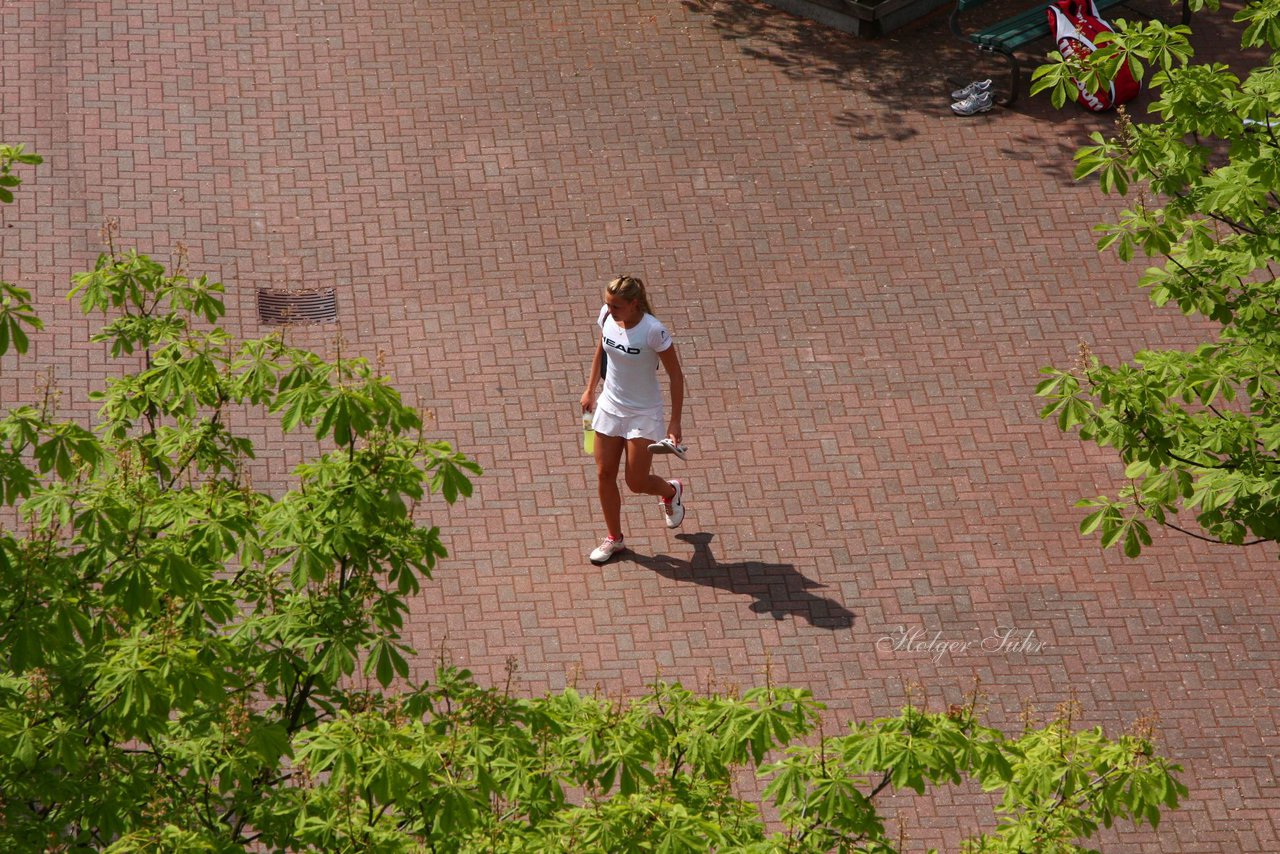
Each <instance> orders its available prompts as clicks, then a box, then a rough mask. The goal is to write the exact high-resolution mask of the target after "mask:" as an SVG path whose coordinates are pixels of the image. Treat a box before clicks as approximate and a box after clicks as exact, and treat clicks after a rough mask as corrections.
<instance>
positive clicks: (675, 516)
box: [662, 480, 684, 528]
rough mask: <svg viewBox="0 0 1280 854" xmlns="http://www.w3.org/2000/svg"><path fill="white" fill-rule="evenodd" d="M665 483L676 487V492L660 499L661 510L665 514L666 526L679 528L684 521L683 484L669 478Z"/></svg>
mask: <svg viewBox="0 0 1280 854" xmlns="http://www.w3.org/2000/svg"><path fill="white" fill-rule="evenodd" d="M667 483H669V484H671V485H672V486H674V487H675V488H676V494H675V495H673V496H671V497H670V498H663V499H662V512H663V513H665V514H667V527H668V528H679V527H680V523H681V522H683V521H684V485H683V484H681V483H680V481H678V480H669V481H667Z"/></svg>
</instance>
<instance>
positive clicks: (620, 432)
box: [591, 407, 667, 442]
mask: <svg viewBox="0 0 1280 854" xmlns="http://www.w3.org/2000/svg"><path fill="white" fill-rule="evenodd" d="M664 421H665V419H664V418H663V412H662V410H661V409H659V410H657V411H656V412H645V413H643V414H640V415H614V414H613V413H612V412H605V411H604V410H603V409H601V408H599V407H596V412H595V415H594V416H592V418H591V429H592V430H595V431H596V432H597V433H599V434H601V435H603V436H617V437H619V438H622V439H648V440H649V441H650V442H656V441H658V440H659V439H662V438H664V437H666V435H667V425H666V424H665V423H664Z"/></svg>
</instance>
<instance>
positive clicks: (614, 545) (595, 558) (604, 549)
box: [590, 537, 627, 566]
mask: <svg viewBox="0 0 1280 854" xmlns="http://www.w3.org/2000/svg"><path fill="white" fill-rule="evenodd" d="M626 550H627V547H626V545H625V544H623V542H622V538H621V537H619V538H618V539H616V540H615V539H614V538H613V537H605V538H604V542H603V543H601V544H600V545H598V546H596V548H595V551H593V552H592V553H591V556H590V560H591V562H592V563H594V564H595V565H596V566H599V565H600V564H602V563H608V561H609V558H611V557H613V556H614V555H616V554H618V553H619V552H625V551H626Z"/></svg>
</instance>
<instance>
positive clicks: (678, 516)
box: [590, 480, 684, 566]
mask: <svg viewBox="0 0 1280 854" xmlns="http://www.w3.org/2000/svg"><path fill="white" fill-rule="evenodd" d="M667 483H669V484H671V485H672V486H674V487H675V488H676V494H675V495H673V496H671V497H670V498H660V499H658V503H659V504H661V505H662V512H663V514H664V515H665V516H666V517H667V527H668V528H679V527H680V523H681V522H683V521H684V484H682V483H681V482H680V481H678V480H669V481H667ZM626 550H627V546H626V544H625V543H624V542H623V538H622V537H618V538H617V539H616V540H615V539H614V538H613V537H605V538H604V542H603V543H601V544H600V545H598V546H596V548H595V550H593V551H592V552H591V555H590V560H591V562H592V563H594V564H595V565H597V566H599V565H600V564H603V563H608V561H609V559H610V558H611V557H613V556H614V555H616V554H619V553H621V552H624V551H626Z"/></svg>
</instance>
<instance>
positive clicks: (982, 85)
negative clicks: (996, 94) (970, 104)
mask: <svg viewBox="0 0 1280 854" xmlns="http://www.w3.org/2000/svg"><path fill="white" fill-rule="evenodd" d="M990 91H991V78H990V77H988V78H987V79H986V80H975V81H973V82H972V83H970V84H969V85H968V86H966V87H964V88H963V89H957V90H955V91H954V92H952V93H951V100H953V101H963V100H964V99H965V98H968V97H969V96H970V95H979V94H981V93H983V92H990Z"/></svg>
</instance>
